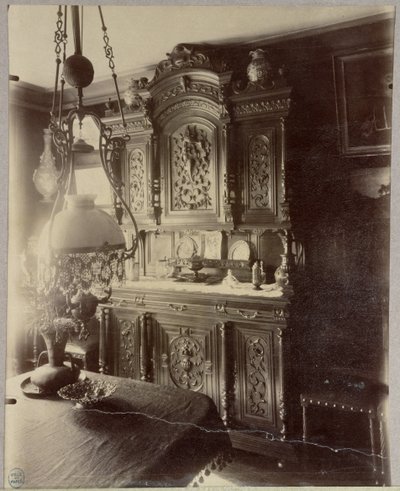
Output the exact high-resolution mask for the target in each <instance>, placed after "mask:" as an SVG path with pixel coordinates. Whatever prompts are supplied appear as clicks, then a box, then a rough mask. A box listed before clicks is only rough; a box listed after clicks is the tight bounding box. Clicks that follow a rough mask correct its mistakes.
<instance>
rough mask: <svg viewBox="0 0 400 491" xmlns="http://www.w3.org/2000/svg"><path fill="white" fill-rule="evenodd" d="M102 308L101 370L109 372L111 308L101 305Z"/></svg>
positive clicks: (100, 337)
mask: <svg viewBox="0 0 400 491" xmlns="http://www.w3.org/2000/svg"><path fill="white" fill-rule="evenodd" d="M100 310H101V314H100V336H99V372H100V373H105V374H107V373H109V367H108V359H109V356H108V351H109V349H110V346H109V339H110V309H109V308H108V307H100Z"/></svg>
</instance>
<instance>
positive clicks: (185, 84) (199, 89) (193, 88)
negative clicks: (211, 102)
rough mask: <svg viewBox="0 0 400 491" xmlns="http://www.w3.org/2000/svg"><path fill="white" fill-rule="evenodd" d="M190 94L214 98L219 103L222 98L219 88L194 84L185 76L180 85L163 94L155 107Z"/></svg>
mask: <svg viewBox="0 0 400 491" xmlns="http://www.w3.org/2000/svg"><path fill="white" fill-rule="evenodd" d="M189 92H192V93H196V94H201V95H205V96H208V97H212V98H213V99H215V100H216V101H219V100H220V98H221V95H220V90H219V89H218V88H217V87H213V86H212V85H210V84H206V83H201V82H193V81H192V80H191V79H190V77H188V76H184V77H181V78H180V80H179V83H178V84H177V85H176V86H175V87H173V88H172V89H169V90H167V91H165V92H163V93H162V94H161V95H160V96H159V97H158V98H157V99H156V102H155V107H158V106H160V105H161V104H162V103H164V102H166V101H168V100H169V99H172V98H174V97H177V96H179V95H181V94H185V93H189Z"/></svg>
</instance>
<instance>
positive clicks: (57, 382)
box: [31, 331, 80, 393]
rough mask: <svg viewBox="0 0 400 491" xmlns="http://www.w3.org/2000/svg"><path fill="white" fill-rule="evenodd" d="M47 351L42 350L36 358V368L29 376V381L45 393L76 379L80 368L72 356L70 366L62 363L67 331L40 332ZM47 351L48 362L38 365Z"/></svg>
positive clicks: (55, 390)
mask: <svg viewBox="0 0 400 491" xmlns="http://www.w3.org/2000/svg"><path fill="white" fill-rule="evenodd" d="M41 334H42V336H43V339H44V342H45V343H46V348H47V351H42V353H40V355H39V358H38V368H37V369H36V370H35V371H34V372H33V374H32V376H31V382H32V383H33V384H34V385H36V386H37V387H39V389H41V390H42V391H43V392H45V393H54V392H57V390H58V389H60V388H61V387H64V386H65V385H68V384H73V383H74V382H76V381H77V380H78V377H79V373H80V369H79V368H78V366H77V365H75V364H74V362H73V360H72V358H70V360H71V366H70V367H69V366H67V365H64V358H65V346H66V344H67V340H68V333H67V332H62V333H58V332H56V331H51V332H43V331H42V332H41ZM46 353H47V357H48V363H46V364H45V365H42V366H40V361H41V359H42V357H43V355H45V354H46Z"/></svg>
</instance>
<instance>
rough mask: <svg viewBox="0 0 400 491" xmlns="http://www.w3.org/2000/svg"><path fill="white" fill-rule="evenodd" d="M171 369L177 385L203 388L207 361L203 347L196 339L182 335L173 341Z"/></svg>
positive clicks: (171, 345) (183, 387)
mask: <svg viewBox="0 0 400 491" xmlns="http://www.w3.org/2000/svg"><path fill="white" fill-rule="evenodd" d="M169 371H170V376H171V379H172V381H173V382H174V384H175V385H176V386H177V387H180V388H182V389H191V390H195V391H196V390H199V389H201V387H202V386H203V382H204V372H205V361H204V353H203V348H202V346H201V345H200V343H199V342H198V341H197V340H196V339H194V338H193V337H191V336H188V335H182V336H179V337H178V338H175V339H173V340H172V341H171V344H170V365H169Z"/></svg>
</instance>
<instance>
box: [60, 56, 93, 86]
mask: <svg viewBox="0 0 400 491" xmlns="http://www.w3.org/2000/svg"><path fill="white" fill-rule="evenodd" d="M63 73H64V78H65V80H66V81H67V82H68V83H69V84H70V85H72V87H87V86H88V85H90V84H91V83H92V80H93V76H94V70H93V65H92V62H91V61H90V60H88V59H87V58H86V57H85V56H83V55H72V56H69V57H68V58H67V59H66V60H65V63H64V72H63Z"/></svg>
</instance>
